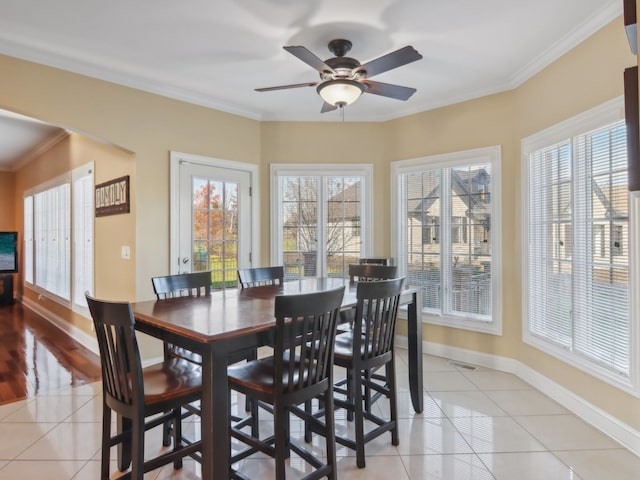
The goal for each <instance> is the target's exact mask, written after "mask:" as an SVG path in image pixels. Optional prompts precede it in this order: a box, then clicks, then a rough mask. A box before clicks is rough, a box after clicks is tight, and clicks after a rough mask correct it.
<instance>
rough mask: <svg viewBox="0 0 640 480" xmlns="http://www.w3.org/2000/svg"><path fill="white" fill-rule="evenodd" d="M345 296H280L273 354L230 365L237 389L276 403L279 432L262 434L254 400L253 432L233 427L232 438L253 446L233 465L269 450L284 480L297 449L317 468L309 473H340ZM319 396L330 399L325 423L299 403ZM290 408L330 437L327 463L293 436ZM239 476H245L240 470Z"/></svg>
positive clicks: (332, 293)
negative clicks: (338, 347)
mask: <svg viewBox="0 0 640 480" xmlns="http://www.w3.org/2000/svg"><path fill="white" fill-rule="evenodd" d="M343 295H344V287H339V288H336V289H333V290H326V291H321V292H314V293H308V294H301V295H280V296H277V297H276V298H275V318H276V328H275V345H274V354H273V356H271V357H267V358H262V359H259V360H254V361H252V362H248V363H245V364H240V365H236V366H232V367H230V368H229V371H228V375H229V385H230V386H231V388H232V389H234V390H236V391H238V392H241V393H243V394H245V395H247V396H249V397H251V398H252V399H255V400H257V401H259V402H265V403H268V404H270V405H271V406H272V410H273V427H274V431H275V433H274V435H272V436H269V437H268V438H264V439H260V435H259V429H258V428H257V425H258V420H259V419H258V411H259V409H258V407H257V402H252V415H253V420H254V425H253V426H252V434H251V435H249V434H247V433H246V432H244V431H242V429H239V428H235V427H232V428H231V435H232V437H233V438H236V439H237V440H240V441H241V442H243V443H245V444H246V445H247V446H248V448H247V449H245V450H243V451H241V452H239V453H237V454H235V455H233V456H232V458H231V463H232V464H233V463H235V462H237V461H239V460H241V459H243V458H246V457H247V456H249V455H252V454H253V453H256V452H258V451H259V452H262V453H266V454H267V455H269V456H271V457H273V458H275V464H276V475H275V478H276V479H277V480H284V478H285V460H286V458H287V457H288V456H289V455H290V451H293V452H295V453H296V454H298V455H299V456H300V457H301V458H302V459H303V460H304V461H305V462H307V463H309V464H310V465H311V466H312V467H314V468H315V471H314V472H312V473H310V474H309V475H307V476H305V477H303V478H305V479H311V478H314V479H315V478H320V477H323V476H326V477H328V478H330V479H335V478H336V445H335V427H334V418H333V390H332V388H333V385H332V379H333V373H332V369H333V351H334V345H335V336H336V325H337V321H338V312H339V310H340V305H341V303H342V298H343ZM316 397H320V398H322V400H323V402H324V423H323V422H321V421H320V420H318V419H317V418H315V417H314V416H312V415H308V414H307V413H306V412H305V410H304V409H302V408H300V407H299V405H300V404H304V403H305V402H307V401H311V399H313V398H316ZM290 413H292V414H294V415H296V416H298V417H300V418H302V419H303V420H305V422H306V423H308V424H309V425H310V426H311V427H310V428H311V429H313V431H314V432H315V433H319V434H322V435H323V436H324V437H325V441H326V463H322V461H321V460H320V459H319V458H316V457H315V456H313V455H312V454H311V453H310V452H309V451H308V450H307V449H305V448H304V447H303V446H302V445H299V444H297V443H296V442H293V441H292V440H291V438H290V436H289V414H290ZM237 478H242V477H241V476H240V475H238V476H237Z"/></svg>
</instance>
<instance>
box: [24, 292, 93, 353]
mask: <svg viewBox="0 0 640 480" xmlns="http://www.w3.org/2000/svg"><path fill="white" fill-rule="evenodd" d="M21 302H22V305H23V306H24V307H26V308H28V309H29V310H32V311H33V312H35V313H37V314H38V315H40V316H41V317H43V318H44V319H45V320H47V321H48V322H49V323H51V324H52V325H53V326H55V327H57V328H59V329H60V330H62V331H63V332H65V333H66V334H67V335H69V336H70V337H71V338H73V339H74V340H75V341H76V342H78V343H80V344H81V345H83V346H84V347H86V348H88V349H89V350H91V351H92V352H93V353H95V354H96V355H100V352H99V349H98V340H97V339H96V338H95V337H94V336H92V335H89V334H88V333H86V332H85V331H84V330H81V329H79V328H78V327H76V326H75V325H71V324H70V323H69V322H67V321H66V320H65V319H63V318H62V317H59V316H58V315H56V314H54V313H52V312H51V311H49V310H46V309H44V308H42V307H41V306H40V305H39V304H38V302H34V301H33V300H31V299H29V298H25V297H22V300H21Z"/></svg>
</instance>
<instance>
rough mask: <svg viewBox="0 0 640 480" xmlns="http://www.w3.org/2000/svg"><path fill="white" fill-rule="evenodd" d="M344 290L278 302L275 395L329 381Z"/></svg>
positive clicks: (278, 299) (283, 297) (290, 297)
mask: <svg viewBox="0 0 640 480" xmlns="http://www.w3.org/2000/svg"><path fill="white" fill-rule="evenodd" d="M343 296H344V287H339V288H336V289H333V290H327V291H323V292H315V293H309V294H302V295H280V296H277V297H276V300H275V317H276V341H275V347H274V357H275V382H276V392H282V393H283V394H286V393H290V392H293V391H296V390H301V389H304V388H307V387H310V386H313V385H316V384H319V383H320V382H323V381H325V380H327V381H328V379H329V378H330V370H331V368H332V365H333V346H334V340H335V335H336V326H337V322H338V316H339V312H340V305H341V304H342V298H343Z"/></svg>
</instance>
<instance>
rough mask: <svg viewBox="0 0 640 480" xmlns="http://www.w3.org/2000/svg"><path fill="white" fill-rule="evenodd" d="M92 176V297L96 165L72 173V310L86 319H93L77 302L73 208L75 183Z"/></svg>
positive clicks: (92, 291) (94, 268)
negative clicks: (75, 299)
mask: <svg viewBox="0 0 640 480" xmlns="http://www.w3.org/2000/svg"><path fill="white" fill-rule="evenodd" d="M88 175H91V176H92V178H93V194H92V202H91V207H92V210H93V212H92V218H93V222H91V243H92V245H93V254H92V262H93V265H92V266H91V270H92V273H93V278H92V279H91V288H90V289H89V293H91V294H92V295H93V294H94V293H95V292H94V291H95V286H96V282H95V280H96V251H95V244H96V242H95V240H96V235H95V228H96V222H95V203H94V202H95V184H96V182H95V178H96V177H95V169H94V163H93V162H89V163H86V164H84V165H82V166H80V167H77V168H75V169H73V170H72V171H71V238H72V239H73V242H72V250H71V306H72V310H73V311H74V312H77V313H79V314H80V315H82V316H83V317H86V318H88V319H91V312H90V311H89V307H88V306H84V305H78V304H77V303H76V302H75V301H74V298H75V293H76V292H75V289H76V287H77V285H76V279H75V271H76V269H75V262H76V255H75V252H74V250H73V245H74V244H75V232H74V219H73V208H74V201H73V196H74V193H75V192H74V184H75V181H76V180H78V179H79V178H82V177H85V176H88Z"/></svg>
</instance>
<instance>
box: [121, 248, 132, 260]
mask: <svg viewBox="0 0 640 480" xmlns="http://www.w3.org/2000/svg"><path fill="white" fill-rule="evenodd" d="M122 258H123V259H124V260H131V247H130V246H128V245H123V246H122Z"/></svg>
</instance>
